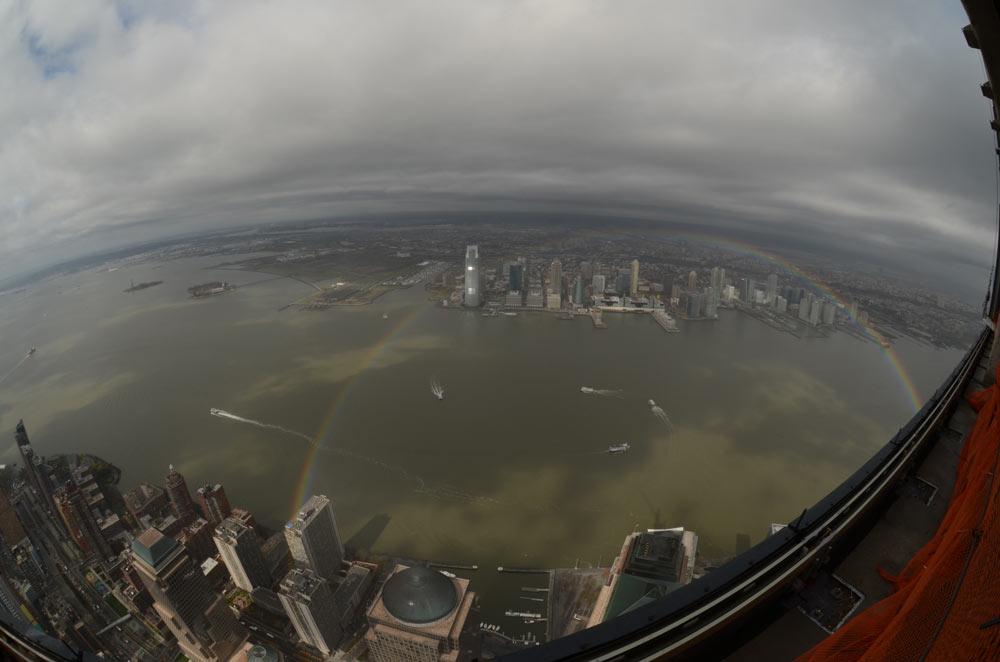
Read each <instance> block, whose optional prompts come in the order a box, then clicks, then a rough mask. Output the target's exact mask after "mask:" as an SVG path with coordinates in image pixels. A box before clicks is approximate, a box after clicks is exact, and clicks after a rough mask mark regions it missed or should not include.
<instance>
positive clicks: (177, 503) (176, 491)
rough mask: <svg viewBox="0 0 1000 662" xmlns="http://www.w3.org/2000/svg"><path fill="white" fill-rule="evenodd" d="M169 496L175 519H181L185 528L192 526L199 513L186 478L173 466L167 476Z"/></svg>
mask: <svg viewBox="0 0 1000 662" xmlns="http://www.w3.org/2000/svg"><path fill="white" fill-rule="evenodd" d="M167 496H168V497H170V509H171V510H173V511H174V517H176V518H177V519H179V520H180V521H181V523H182V524H183V525H184V526H187V525H188V524H190V523H191V521H192V520H193V519H194V518H195V517H196V516H197V511H196V510H195V506H194V501H193V500H192V499H191V492H190V491H189V490H188V486H187V482H186V481H185V480H184V476H182V475H181V474H180V473H179V472H177V471H175V470H174V465H172V464H171V465H170V473H168V474H167Z"/></svg>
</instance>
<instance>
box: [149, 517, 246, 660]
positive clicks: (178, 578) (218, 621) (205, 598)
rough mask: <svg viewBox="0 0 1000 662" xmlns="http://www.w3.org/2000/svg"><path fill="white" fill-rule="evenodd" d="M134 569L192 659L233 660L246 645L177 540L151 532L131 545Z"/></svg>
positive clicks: (227, 610) (222, 601)
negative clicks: (234, 655) (237, 652)
mask: <svg viewBox="0 0 1000 662" xmlns="http://www.w3.org/2000/svg"><path fill="white" fill-rule="evenodd" d="M132 565H133V566H134V568H135V570H136V571H137V572H138V573H139V578H140V579H141V580H142V583H143V584H144V585H145V586H146V589H147V590H148V591H149V593H150V595H151V596H152V598H153V600H154V603H153V608H154V609H156V611H157V613H158V614H159V615H160V618H162V619H163V622H164V623H166V625H167V627H168V628H170V631H171V632H172V633H173V634H174V636H175V637H176V638H177V643H178V644H179V645H180V647H181V650H182V651H184V654H185V655H186V656H187V657H188V658H190V659H192V660H197V661H199V662H220V661H223V660H229V658H231V657H232V656H233V654H235V653H236V651H237V650H238V649H239V648H240V647H241V646H242V645H243V644H244V642H246V638H247V637H246V632H245V631H244V630H243V627H242V626H241V625H240V624H239V622H238V621H237V620H236V616H235V615H233V612H232V610H230V608H229V605H228V604H226V600H225V598H223V597H222V596H221V595H219V594H218V593H216V592H215V591H213V590H212V587H211V586H210V585H209V583H208V579H206V578H205V575H204V574H202V571H201V568H200V567H199V566H198V565H197V564H195V563H194V562H193V561H192V560H191V558H190V557H189V556H188V555H187V553H186V552H185V551H184V548H183V547H181V545H180V543H178V542H177V541H176V540H174V539H173V538H170V537H168V536H165V535H163V533H161V532H160V531H157V530H156V529H152V528H151V529H147V530H146V532H145V533H143V534H142V535H141V536H139V537H138V538H136V539H135V541H134V542H133V543H132Z"/></svg>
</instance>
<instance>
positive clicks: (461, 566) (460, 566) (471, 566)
mask: <svg viewBox="0 0 1000 662" xmlns="http://www.w3.org/2000/svg"><path fill="white" fill-rule="evenodd" d="M427 565H429V566H430V567H432V568H447V569H450V570H479V566H478V565H476V564H475V563H428V564H427Z"/></svg>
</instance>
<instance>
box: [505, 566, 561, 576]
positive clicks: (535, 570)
mask: <svg viewBox="0 0 1000 662" xmlns="http://www.w3.org/2000/svg"><path fill="white" fill-rule="evenodd" d="M497 572H523V573H538V574H547V573H548V572H549V569H548V568H512V567H510V566H502V565H500V566H497Z"/></svg>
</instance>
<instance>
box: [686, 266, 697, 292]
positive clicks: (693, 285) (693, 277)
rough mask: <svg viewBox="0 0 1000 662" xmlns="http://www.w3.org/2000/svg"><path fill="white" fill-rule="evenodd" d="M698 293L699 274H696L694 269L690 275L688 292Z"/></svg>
mask: <svg viewBox="0 0 1000 662" xmlns="http://www.w3.org/2000/svg"><path fill="white" fill-rule="evenodd" d="M697 291H698V274H696V273H695V272H694V269H692V270H691V273H689V274H688V292H697Z"/></svg>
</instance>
